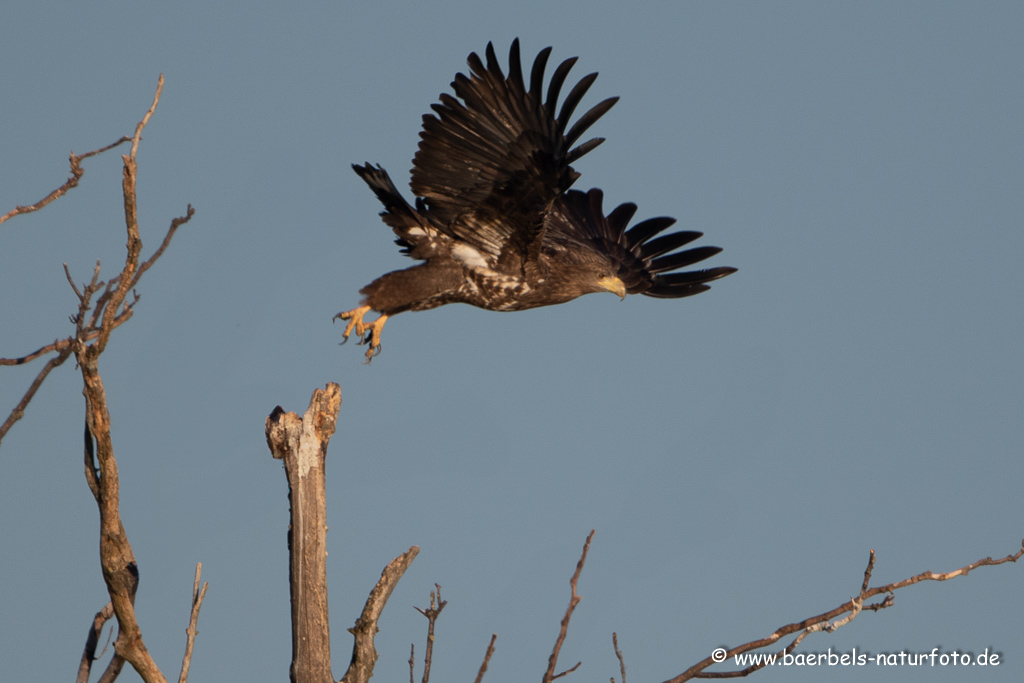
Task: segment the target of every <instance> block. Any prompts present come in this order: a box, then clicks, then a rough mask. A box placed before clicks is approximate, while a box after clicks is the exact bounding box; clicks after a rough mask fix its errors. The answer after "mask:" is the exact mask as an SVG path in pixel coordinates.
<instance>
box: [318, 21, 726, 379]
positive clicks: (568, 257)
mask: <svg viewBox="0 0 1024 683" xmlns="http://www.w3.org/2000/svg"><path fill="white" fill-rule="evenodd" d="M550 54H551V48H550V47H548V48H545V49H543V50H541V51H540V53H539V54H538V55H537V58H536V59H535V60H534V61H533V67H532V68H531V69H530V85H529V87H527V86H526V82H525V80H524V78H523V71H522V65H521V63H520V59H519V39H518V38H517V39H515V40H514V41H513V42H512V45H511V48H510V50H509V59H508V75H507V76H506V75H505V74H504V73H503V72H502V69H501V66H500V64H499V63H498V59H497V57H496V56H495V52H494V46H493V44H491V43H488V45H487V50H486V53H485V55H486V63H485V62H484V61H483V60H481V59H480V57H479V56H478V55H477V54H476V53H475V52H474V53H471V54H470V55H469V57H468V59H467V62H468V64H469V70H470V74H469V75H468V76H467V75H465V74H462V73H458V74H456V76H455V80H454V81H453V82H452V84H451V87H452V90H453V91H454V96H453V95H451V94H448V93H442V94H441V95H440V102H438V103H436V104H434V105H432V107H431V108H432V109H433V112H434V113H432V114H426V115H424V116H423V130H422V132H421V133H420V143H419V148H418V150H417V152H416V155H415V157H414V159H413V168H412V180H411V182H410V185H411V188H412V193H413V195H415V199H414V203H412V204H410V203H409V202H407V201H406V200H405V199H404V198H403V197H402V195H401V193H400V192H399V191H398V189H397V188H396V187H395V185H394V183H393V182H392V181H391V178H390V177H389V176H388V174H387V172H386V171H385V170H384V169H383V168H381V167H380V165H377V166H372V165H371V164H370V163H369V162H367V163H366V164H364V165H361V166H360V165H353V167H352V168H353V169H354V170H355V172H356V173H357V174H358V175H359V177H360V178H362V179H363V180H364V181H365V182H366V184H367V185H369V186H370V189H371V190H373V192H374V194H376V195H377V198H378V199H379V200H380V201H381V203H382V204H383V205H384V211H383V212H382V213H381V214H380V215H381V217H382V219H383V221H384V223H385V224H387V225H388V226H390V227H391V229H392V230H393V231H394V233H395V235H397V237H398V239H396V240H395V242H396V244H398V245H399V246H401V247H402V252H403V253H405V254H407V255H408V256H410V257H412V258H413V259H417V260H420V261H422V263H420V264H418V265H414V266H412V267H410V268H406V269H405V270H396V271H394V272H391V273H387V274H386V275H383V276H382V277H380V278H378V279H377V280H374V281H373V282H371V283H370V284H369V285H367V286H366V287H364V288H363V289H362V290H360V294H362V295H363V299H362V301H361V303H360V305H359V306H358V307H357V308H354V309H352V310H349V311H342V312H341V313H338V314H337V315H336V316H335V318H334V319H335V320H337V319H339V318H340V319H341V320H346V321H348V324H347V326H346V327H345V331H344V333H343V334H342V338H343V341H342V343H344V342H345V341H347V340H348V338H349V336H350V335H351V334H352V333H353V331H354V332H355V334H356V335H357V336H358V337H359V339H360V343H361V344H365V345H366V346H367V347H368V348H367V351H366V362H367V363H369V362H370V361H371V360H372V359H373V358H374V356H375V355H377V354H379V353H380V348H381V343H380V337H381V330H382V329H383V327H384V323H385V322H386V321H387V319H388V318H389V317H391V316H393V315H397V314H398V313H402V312H403V311H424V310H428V309H431V308H436V307H438V306H443V305H445V304H451V303H466V304H471V305H473V306H478V307H480V308H484V309H487V310H491V311H522V310H525V309H528V308H536V307H538V306H550V305H553V304H561V303H565V302H567V301H571V300H572V299H575V298H577V297H579V296H582V295H584V294H590V293H592V292H612V293H613V294H617V295H618V296H619V297H620V298H623V299H624V298H625V297H626V295H627V294H644V295H646V296H652V297H658V298H663V299H677V298H681V297H685V296H691V295H693V294H699V293H700V292H703V291H706V290H708V289H710V287H709V285H708V283H709V282H711V281H712V280H717V279H719V278H722V277H725V276H726V275H729V274H731V273H733V272H735V271H736V269H735V268H730V267H725V266H719V267H716V268H708V269H704V270H688V271H682V272H680V270H679V269H681V268H685V267H687V266H690V265H692V264H694V263H697V262H699V261H703V260H705V259H707V258H709V257H711V256H714V255H715V254H717V253H718V252H720V251H721V249H720V248H718V247H710V246H703V247H694V248H689V249H685V250H682V251H677V250H678V249H680V247H683V246H684V245H687V244H689V243H691V242H693V241H694V240H696V239H698V238H699V237H701V236H702V233H700V232H695V231H689V230H687V231H681V232H672V233H668V234H663V233H664V231H665V230H666V229H667V228H668V227H669V226H671V225H673V224H674V223H675V219H674V218H668V217H659V218H649V219H647V220H644V221H641V222H639V223H636V224H635V225H633V226H632V227H629V222H630V220H631V219H632V218H633V215H634V213H636V209H637V207H636V205H635V204H631V203H625V204H620V205H619V206H617V207H616V208H615V209H613V210H612V211H611V212H610V213H608V214H605V212H604V208H603V207H602V203H603V198H604V196H603V193H602V192H601V190H599V189H591V190H589V191H587V192H582V191H579V190H572V189H570V188H571V187H572V185H573V183H575V181H576V180H577V178H579V173H577V172H576V171H575V170H573V168H572V166H571V165H570V164H573V163H575V162H576V161H577V160H578V159H579V158H580V157H582V156H583V155H585V154H587V153H588V152H590V151H591V150H593V149H594V148H595V147H597V146H598V145H600V144H601V143H602V142H604V138H593V139H590V140H587V141H586V142H583V143H582V144H576V143H577V141H578V140H579V138H580V136H582V135H583V134H584V133H585V132H586V131H587V129H589V128H590V127H591V126H592V125H593V124H594V122H596V121H597V120H598V119H599V118H601V117H602V116H603V115H604V114H605V113H607V112H608V110H609V109H611V108H612V106H613V105H614V104H615V103H616V102H617V101H618V98H617V97H610V98H608V99H606V100H604V101H602V102H599V103H598V104H597V105H595V106H594V107H593V108H591V109H590V110H589V111H587V113H585V114H583V115H582V116H580V117H579V118H578V119H576V120H575V122H573V121H572V117H573V113H574V111H575V110H576V107H577V105H578V104H579V103H580V101H581V100H582V99H583V96H584V95H585V94H586V93H587V91H588V90H589V89H590V86H591V85H592V84H593V83H594V80H595V79H596V78H597V74H596V73H592V74H590V75H588V76H585V77H583V78H582V79H581V80H580V81H579V82H578V83H576V85H575V86H573V88H572V89H571V90H570V91H569V94H568V95H567V96H566V97H565V99H564V100H563V101H562V103H561V106H559V104H558V100H559V95H560V93H561V90H562V86H563V84H564V83H565V80H566V78H567V77H568V75H569V71H570V70H571V69H572V67H573V65H574V64H575V63H576V60H577V58H575V57H573V58H570V59H566V60H565V61H563V62H562V63H561V64H560V65H559V66H558V67H557V68H556V69H555V70H554V72H553V74H552V76H551V79H550V80H549V81H548V84H547V88H546V92H545V87H544V71H545V68H546V66H547V62H548V57H549V56H550ZM371 310H372V311H377V312H378V313H379V314H380V315H379V317H377V318H376V319H375V320H374V321H372V322H367V321H366V320H365V317H366V315H367V313H369V312H370V311H371Z"/></svg>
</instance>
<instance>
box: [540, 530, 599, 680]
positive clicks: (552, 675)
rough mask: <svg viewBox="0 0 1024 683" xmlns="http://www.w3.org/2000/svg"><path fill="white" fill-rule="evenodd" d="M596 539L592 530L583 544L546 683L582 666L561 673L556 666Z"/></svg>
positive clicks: (550, 658)
mask: <svg viewBox="0 0 1024 683" xmlns="http://www.w3.org/2000/svg"><path fill="white" fill-rule="evenodd" d="M593 539H594V530H593V529H592V530H591V531H590V535H589V536H587V542H586V543H584V544H583V553H582V554H581V555H580V560H579V562H577V563H576V571H575V572H573V575H572V578H571V579H570V580H569V587H570V588H571V589H572V596H571V597H570V598H569V607H568V608H566V610H565V616H564V617H562V626H561V629H560V630H559V632H558V639H557V640H555V647H554V649H552V650H551V656H550V657H548V669H547V671H545V672H544V678H543V679H542V680H543V682H544V683H551V681H553V680H555V679H556V678H561V677H562V676H565V675H566V674H570V673H572V672H573V671H575V670H576V669H578V668H579V667H580V664H582V662H576V665H575V666H573V667H571V668H569V669H566V670H565V671H563V672H562V673H560V674H556V673H555V668H556V667H557V666H558V654H559V653H560V652H561V651H562V644H563V643H564V642H565V636H566V634H568V632H569V620H570V619H572V613H573V610H575V609H576V605H578V604H579V603H580V596H579V595H577V594H576V585H577V584H578V583H579V580H580V573H581V572H582V571H583V565H584V563H586V561H587V552H588V551H589V550H590V541H592V540H593Z"/></svg>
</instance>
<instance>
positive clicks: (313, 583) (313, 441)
mask: <svg viewBox="0 0 1024 683" xmlns="http://www.w3.org/2000/svg"><path fill="white" fill-rule="evenodd" d="M340 408H341V387H339V386H338V385H337V384H335V383H333V382H332V383H329V384H328V385H327V387H326V389H317V390H316V391H314V392H313V396H312V398H311V399H310V401H309V408H307V410H306V414H305V415H304V416H303V417H302V418H300V417H299V416H298V415H296V414H295V413H285V412H284V410H282V409H281V406H277V407H276V408H274V411H273V412H272V413H271V414H270V416H269V417H267V420H266V435H267V445H268V446H269V447H270V452H271V454H272V455H273V456H274V457H275V458H278V459H282V460H284V469H285V474H286V476H287V477H288V499H289V500H290V501H291V524H290V525H289V530H288V549H289V578H290V584H291V603H292V663H291V679H292V680H293V681H316V682H319V683H333V681H334V679H333V677H332V675H331V636H330V620H329V615H328V610H327V493H326V474H325V470H324V467H325V465H326V459H327V445H328V444H329V443H330V440H331V436H332V435H333V434H334V429H335V426H336V424H337V418H338V410H339V409H340Z"/></svg>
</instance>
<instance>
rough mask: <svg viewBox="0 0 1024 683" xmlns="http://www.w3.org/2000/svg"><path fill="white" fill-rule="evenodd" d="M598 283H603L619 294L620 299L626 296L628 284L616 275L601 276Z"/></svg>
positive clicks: (603, 285)
mask: <svg viewBox="0 0 1024 683" xmlns="http://www.w3.org/2000/svg"><path fill="white" fill-rule="evenodd" d="M597 284H599V285H601V286H602V287H604V288H605V289H607V290H608V291H609V292H611V293H612V294H617V295H618V296H619V298H620V299H625V298H626V284H625V283H624V282H623V281H622V280H620V279H619V278H617V277H615V276H614V275H610V276H608V277H603V278H601V279H600V280H598V281H597Z"/></svg>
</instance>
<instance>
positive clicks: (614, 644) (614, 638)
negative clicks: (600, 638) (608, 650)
mask: <svg viewBox="0 0 1024 683" xmlns="http://www.w3.org/2000/svg"><path fill="white" fill-rule="evenodd" d="M612 648H613V649H614V650H615V656H616V657H617V658H618V660H619V673H620V674H621V675H622V683H626V660H624V659H623V658H622V651H621V650H619V634H618V633H612ZM612 683H615V676H612Z"/></svg>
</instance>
